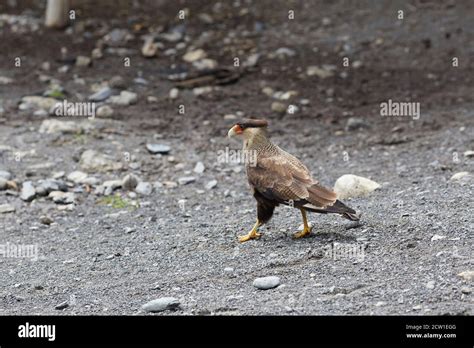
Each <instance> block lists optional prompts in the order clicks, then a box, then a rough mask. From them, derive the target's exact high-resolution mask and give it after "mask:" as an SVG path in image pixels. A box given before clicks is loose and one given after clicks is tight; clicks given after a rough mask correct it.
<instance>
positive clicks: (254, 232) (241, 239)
mask: <svg viewBox="0 0 474 348" xmlns="http://www.w3.org/2000/svg"><path fill="white" fill-rule="evenodd" d="M261 225H262V224H261V222H260V221H258V219H257V222H256V223H255V225H254V226H253V228H252V230H251V231H250V232H249V233H248V234H246V235H245V236H240V237H239V242H240V243H243V242H246V241H248V240H251V239H257V238H260V236H261V234H260V233H258V232H257V231H258V228H259V227H260V226H261Z"/></svg>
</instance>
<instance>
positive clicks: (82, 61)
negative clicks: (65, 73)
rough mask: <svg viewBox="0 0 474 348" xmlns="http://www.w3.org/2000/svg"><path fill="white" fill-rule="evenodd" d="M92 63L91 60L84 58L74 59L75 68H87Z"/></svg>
mask: <svg viewBox="0 0 474 348" xmlns="http://www.w3.org/2000/svg"><path fill="white" fill-rule="evenodd" d="M91 62H92V59H91V58H89V57H86V56H77V57H76V66H89V65H90V64H91Z"/></svg>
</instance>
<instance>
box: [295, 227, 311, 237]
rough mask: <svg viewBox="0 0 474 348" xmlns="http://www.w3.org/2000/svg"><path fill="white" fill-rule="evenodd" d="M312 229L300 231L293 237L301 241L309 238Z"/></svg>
mask: <svg viewBox="0 0 474 348" xmlns="http://www.w3.org/2000/svg"><path fill="white" fill-rule="evenodd" d="M311 230H312V228H305V229H303V231H298V232H296V233H295V234H294V235H293V238H295V239H299V238H303V237H305V236H307V235H308V234H310V233H311Z"/></svg>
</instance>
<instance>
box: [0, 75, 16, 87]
mask: <svg viewBox="0 0 474 348" xmlns="http://www.w3.org/2000/svg"><path fill="white" fill-rule="evenodd" d="M12 82H13V79H12V78H10V77H6V76H0V85H8V84H10V83H12Z"/></svg>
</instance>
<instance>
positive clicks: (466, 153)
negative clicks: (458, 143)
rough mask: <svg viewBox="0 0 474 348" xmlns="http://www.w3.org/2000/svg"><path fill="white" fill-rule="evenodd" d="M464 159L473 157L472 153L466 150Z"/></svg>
mask: <svg viewBox="0 0 474 348" xmlns="http://www.w3.org/2000/svg"><path fill="white" fill-rule="evenodd" d="M464 157H468V158H471V157H474V151H472V150H468V151H466V152H464Z"/></svg>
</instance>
